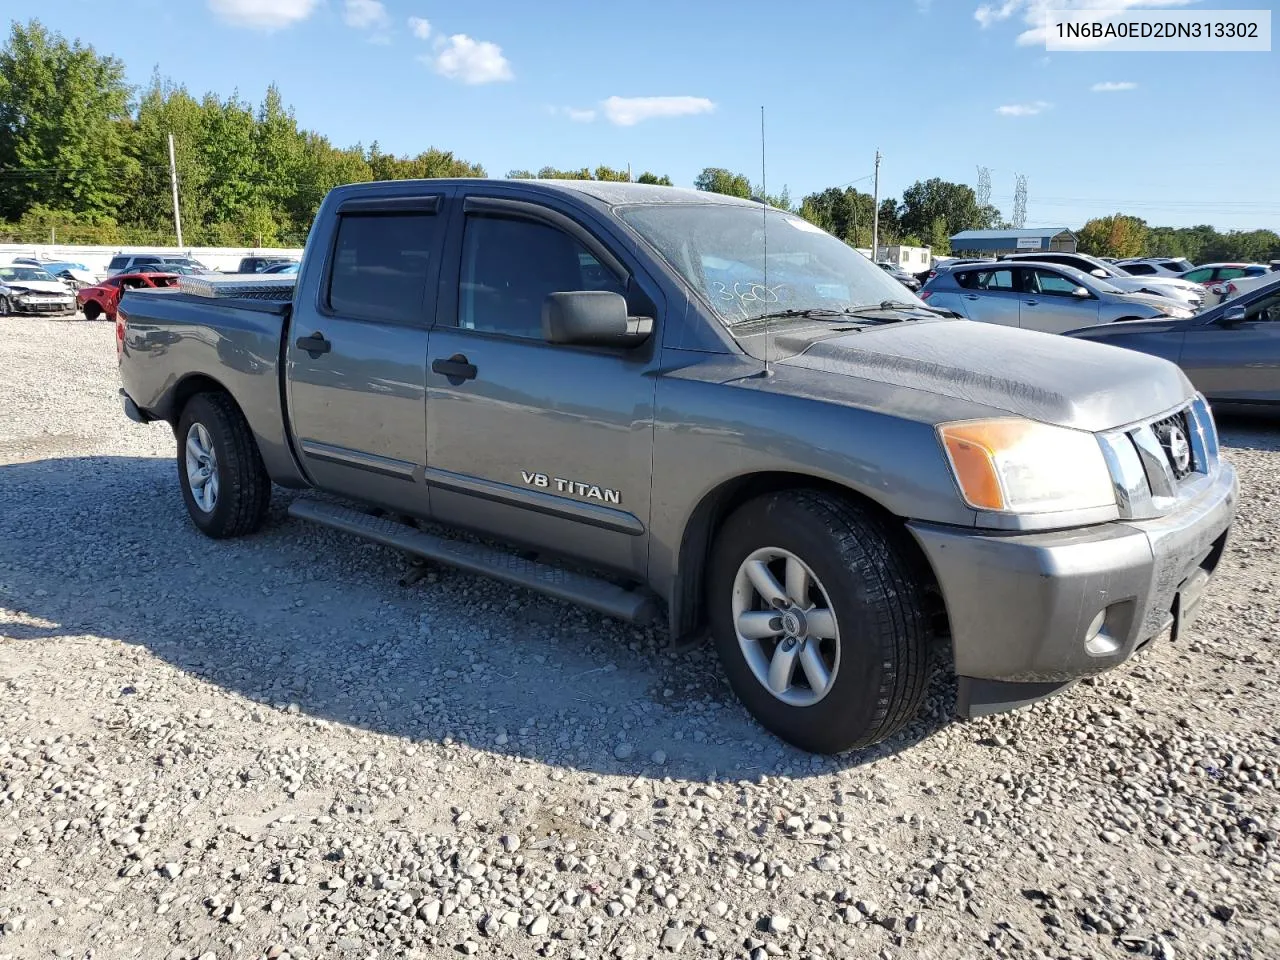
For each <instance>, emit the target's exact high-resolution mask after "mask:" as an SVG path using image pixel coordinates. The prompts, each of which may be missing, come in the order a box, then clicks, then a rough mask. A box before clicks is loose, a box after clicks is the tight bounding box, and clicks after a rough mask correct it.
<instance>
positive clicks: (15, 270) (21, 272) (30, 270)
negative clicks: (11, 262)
mask: <svg viewBox="0 0 1280 960" xmlns="http://www.w3.org/2000/svg"><path fill="white" fill-rule="evenodd" d="M53 279H54V278H53V276H52V275H50V274H48V273H45V272H44V271H43V270H41V269H40V268H39V267H0V280H3V281H5V282H6V283H14V282H16V281H20V280H53ZM55 282H56V281H55Z"/></svg>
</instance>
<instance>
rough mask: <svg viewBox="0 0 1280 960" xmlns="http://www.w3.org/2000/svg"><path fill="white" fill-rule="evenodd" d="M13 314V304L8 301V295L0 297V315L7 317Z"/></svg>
mask: <svg viewBox="0 0 1280 960" xmlns="http://www.w3.org/2000/svg"><path fill="white" fill-rule="evenodd" d="M12 315H13V304H12V303H10V302H9V298H8V297H0V317H9V316H12Z"/></svg>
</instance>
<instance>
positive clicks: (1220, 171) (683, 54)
mask: <svg viewBox="0 0 1280 960" xmlns="http://www.w3.org/2000/svg"><path fill="white" fill-rule="evenodd" d="M1070 4H1085V5H1093V6H1097V7H1108V8H1117V7H1129V8H1138V7H1143V6H1146V7H1151V6H1158V7H1175V6H1182V7H1187V6H1190V7H1191V8H1193V9H1194V8H1196V7H1197V6H1201V7H1204V6H1206V3H1200V4H1197V3H1196V2H1195V0H1059V2H1056V3H1053V2H1051V0H985V2H984V0H790V2H785V3H784V2H781V0H733V2H728V0H646V2H645V3H625V4H621V3H608V2H602V0H545V2H542V3H531V2H529V0H487V2H484V3H476V2H474V0H473V2H458V0H454V2H452V3H445V2H442V0H130V2H129V3H127V4H122V3H116V2H102V0H48V2H45V3H42V4H38V5H37V4H34V3H31V2H27V0H24V2H15V0H0V12H2V13H4V14H5V19H6V20H8V19H15V18H17V19H23V20H25V19H27V18H29V17H32V16H35V15H37V11H38V16H39V17H40V18H41V19H42V21H43V22H44V23H45V25H46V26H48V27H50V28H52V29H54V30H56V31H58V32H61V33H63V34H64V35H66V36H67V37H69V38H70V37H78V38H80V39H81V40H83V41H85V42H87V43H91V44H92V45H93V46H94V47H95V48H96V49H97V50H98V51H99V52H100V53H109V54H112V55H114V56H116V57H119V58H120V59H121V60H123V61H124V63H125V64H126V67H127V71H128V78H129V80H130V82H131V83H135V84H139V85H141V84H145V83H146V82H147V81H148V80H149V78H150V77H151V75H152V73H153V71H156V70H158V71H159V72H160V74H161V75H163V76H165V77H168V78H170V79H172V80H173V81H175V82H177V83H181V84H184V85H185V86H186V87H187V88H188V90H190V91H191V92H192V93H193V94H196V95H197V96H198V95H200V94H203V93H204V92H206V91H213V92H215V93H217V94H219V95H220V96H227V95H229V94H231V93H232V92H234V91H238V92H239V94H240V96H242V97H244V98H246V99H249V100H251V101H253V102H255V103H256V102H259V101H260V100H261V98H262V95H263V92H264V91H265V90H266V88H267V86H268V85H269V84H272V83H274V84H276V85H277V86H278V87H279V88H280V91H281V94H282V96H283V98H284V100H285V102H286V103H288V104H290V105H291V106H292V107H293V109H294V111H295V113H296V115H297V118H298V121H299V123H300V124H301V125H302V126H303V127H306V128H310V129H314V130H317V131H319V132H320V133H323V134H324V135H326V136H327V137H329V139H330V140H331V141H333V142H334V143H335V144H337V145H339V146H348V145H352V144H355V143H363V144H365V145H368V144H369V143H371V142H373V141H375V140H376V141H378V143H379V144H380V146H381V147H382V148H383V149H384V150H387V151H391V152H394V153H400V154H405V153H407V154H414V153H418V152H420V151H422V150H425V149H426V148H428V147H431V146H435V147H439V148H441V149H446V150H452V151H453V152H454V154H455V155H456V156H459V157H461V158H464V159H466V160H468V161H471V162H479V163H482V164H483V165H484V166H485V168H486V169H487V170H488V172H489V174H490V175H491V176H502V175H504V174H505V173H506V172H507V171H509V170H513V169H532V170H537V169H538V168H539V167H541V166H544V165H551V166H555V167H561V168H579V167H583V166H589V167H595V166H596V165H598V164H606V165H609V166H612V167H615V168H625V167H626V166H627V165H628V164H630V165H631V168H632V170H633V172H634V173H636V174H639V173H640V172H641V171H643V170H652V171H654V172H655V173H659V174H661V173H665V174H668V175H669V176H671V178H672V179H673V180H674V181H675V183H676V184H677V185H691V184H692V182H693V179H694V177H695V176H696V175H697V174H698V172H699V171H700V170H701V169H702V168H703V167H708V166H718V167H727V168H729V169H731V170H734V171H740V172H743V173H746V174H747V175H748V176H750V178H751V179H752V181H753V183H759V181H760V175H761V124H760V120H761V113H760V110H761V107H764V119H765V150H764V155H765V158H766V161H767V167H766V173H767V187H768V190H769V192H770V193H776V192H778V191H779V190H780V189H781V188H782V187H783V186H784V185H785V186H786V187H787V188H788V189H789V192H790V194H791V196H792V198H793V199H798V198H800V197H801V196H803V195H804V194H806V193H810V192H813V191H815V190H820V189H823V188H825V187H828V186H844V185H848V184H850V183H852V184H853V185H855V186H857V187H858V188H859V189H861V190H868V191H869V190H870V189H871V185H872V181H871V177H870V174H871V173H872V170H873V166H874V157H875V154H876V151H877V150H879V151H880V152H881V154H882V155H883V159H882V161H881V167H880V195H881V196H882V197H900V196H901V193H902V190H903V189H904V188H905V187H907V186H909V185H910V184H911V183H912V182H913V181H915V180H918V179H927V178H929V177H935V176H936V177H942V178H944V179H947V180H954V181H959V182H964V183H969V184H973V185H976V183H977V176H978V174H977V168H978V166H980V165H981V166H985V167H988V168H990V170H991V182H992V202H993V203H995V204H996V205H997V206H998V207H1000V208H1001V210H1003V211H1004V213H1005V216H1008V215H1009V214H1010V213H1011V212H1012V208H1013V193H1014V186H1015V177H1016V175H1017V174H1023V175H1025V176H1026V178H1027V184H1028V205H1027V214H1028V215H1027V225H1028V226H1067V227H1073V228H1074V227H1078V226H1080V225H1081V224H1082V223H1083V222H1084V221H1085V220H1086V219H1088V218H1089V217H1093V216H1101V215H1106V214H1109V213H1114V212H1117V211H1121V212H1125V213H1131V214H1134V215H1137V216H1141V217H1143V218H1145V219H1146V220H1147V221H1148V223H1151V224H1153V225H1172V226H1188V225H1192V224H1198V223H1209V224H1212V225H1214V226H1216V227H1218V228H1219V229H1253V228H1258V227H1267V228H1270V229H1280V178H1278V177H1276V175H1275V171H1276V163H1277V159H1280V125H1278V124H1276V123H1275V119H1276V111H1277V107H1276V100H1275V95H1276V91H1277V89H1278V88H1280V59H1277V57H1278V56H1280V54H1277V53H1275V52H1269V53H1201V52H1194V53H1191V52H1183V53H1151V52H1141V53H1132V52H1131V53H1119V52H1098V51H1091V52H1065V53H1064V52H1054V53H1047V52H1046V50H1045V47H1044V43H1043V40H1042V39H1041V38H1040V37H1039V36H1037V35H1036V33H1035V30H1034V27H1035V26H1036V24H1037V23H1040V22H1042V21H1041V20H1040V17H1041V16H1042V12H1043V10H1044V9H1045V8H1046V7H1049V6H1052V7H1060V6H1067V5H1070ZM1207 4H1208V6H1211V7H1213V8H1215V9H1216V8H1225V7H1230V8H1232V9H1250V8H1258V9H1270V8H1271V7H1272V6H1273V4H1272V3H1269V2H1259V0H1231V2H1230V3H1212V2H1211V0H1207Z"/></svg>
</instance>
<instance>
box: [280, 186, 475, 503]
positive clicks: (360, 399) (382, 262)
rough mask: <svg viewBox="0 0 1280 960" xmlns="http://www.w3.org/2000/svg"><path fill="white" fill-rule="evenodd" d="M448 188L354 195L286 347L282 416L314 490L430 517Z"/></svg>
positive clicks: (310, 284) (342, 212)
mask: <svg viewBox="0 0 1280 960" xmlns="http://www.w3.org/2000/svg"><path fill="white" fill-rule="evenodd" d="M450 192H451V189H450V188H445V187H441V188H438V189H434V190H430V191H424V192H423V193H421V194H414V195H412V196H395V197H352V198H350V199H348V200H346V201H345V202H344V203H343V204H342V205H341V206H340V207H339V208H338V211H337V217H336V224H335V226H334V229H333V231H332V235H331V238H330V240H329V243H328V249H327V250H324V251H316V253H318V254H321V255H322V256H323V257H324V263H323V265H321V266H320V267H318V268H313V269H318V270H319V271H320V272H319V276H318V277H317V278H316V280H317V281H318V282H315V283H313V282H312V279H311V277H312V274H307V276H306V277H305V281H306V286H307V289H308V291H310V292H311V296H310V297H308V299H306V300H305V301H304V300H302V299H300V300H299V301H298V303H297V304H296V305H295V311H296V312H295V315H294V318H293V320H292V322H291V324H290V329H289V343H288V345H287V375H288V387H289V417H290V422H291V425H292V429H293V434H294V436H295V438H296V443H297V447H298V451H299V455H300V457H301V459H302V463H303V466H304V468H305V470H306V472H307V474H308V475H309V476H310V477H311V479H312V480H313V481H314V482H315V484H316V485H317V486H319V487H321V488H322V489H325V490H331V491H334V492H336V493H341V494H345V495H347V496H350V497H354V498H357V499H361V500H367V501H370V502H374V503H378V504H382V505H385V506H388V507H395V508H399V509H401V510H403V511H405V512H406V513H410V514H414V515H418V516H424V517H425V516H428V515H429V513H430V509H429V507H430V504H429V501H428V496H427V488H426V486H425V483H424V478H423V471H424V470H425V468H426V453H427V449H426V443H427V423H426V408H425V404H426V389H427V384H426V371H427V336H428V330H429V328H430V325H431V321H432V318H433V316H434V312H435V291H436V287H437V281H438V278H439V272H440V255H441V251H442V249H443V244H444V233H445V218H446V209H447V208H446V206H445V199H446V197H447V195H448V194H449V193H450Z"/></svg>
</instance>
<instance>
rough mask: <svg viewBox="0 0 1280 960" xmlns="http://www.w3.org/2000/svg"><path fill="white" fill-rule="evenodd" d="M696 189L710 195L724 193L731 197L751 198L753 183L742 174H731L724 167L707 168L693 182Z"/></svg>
mask: <svg viewBox="0 0 1280 960" xmlns="http://www.w3.org/2000/svg"><path fill="white" fill-rule="evenodd" d="M693 185H694V187H696V188H697V189H699V190H705V191H706V192H708V193H723V194H726V195H728V196H730V197H742V198H744V199H749V198H750V197H751V181H750V180H748V179H747V178H746V177H745V176H743V175H742V174H740V173H731V172H730V171H728V170H726V169H725V168H724V167H707V168H706V169H704V170H703V171H702V172H701V173H700V174H698V176H697V177H696V178H694V181H693Z"/></svg>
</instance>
